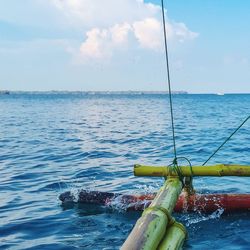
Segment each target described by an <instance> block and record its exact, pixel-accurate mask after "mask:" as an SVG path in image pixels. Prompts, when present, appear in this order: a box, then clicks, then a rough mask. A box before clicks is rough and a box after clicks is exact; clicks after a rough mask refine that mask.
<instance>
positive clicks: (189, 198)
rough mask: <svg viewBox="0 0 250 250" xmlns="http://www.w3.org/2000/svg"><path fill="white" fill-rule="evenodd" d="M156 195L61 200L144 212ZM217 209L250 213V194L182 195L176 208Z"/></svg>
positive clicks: (82, 194)
mask: <svg viewBox="0 0 250 250" xmlns="http://www.w3.org/2000/svg"><path fill="white" fill-rule="evenodd" d="M154 197H155V194H146V195H123V194H115V193H107V192H98V191H86V190H80V191H79V192H78V194H77V197H75V195H73V194H72V193H71V192H66V193H63V194H61V195H60V196H59V199H60V200H61V201H62V203H63V204H65V203H72V202H74V203H85V204H96V205H105V206H114V205H115V204H116V205H119V204H120V205H125V206H124V207H126V210H135V211H142V210H143V209H144V208H145V207H148V206H149V205H150V203H151V201H152V200H153V199H154ZM217 209H223V210H224V211H225V212H230V213H231V212H246V211H250V194H193V195H187V194H186V193H182V194H181V195H180V197H179V199H178V201H177V204H176V206H175V212H196V211H199V212H204V213H210V212H214V211H216V210H217Z"/></svg>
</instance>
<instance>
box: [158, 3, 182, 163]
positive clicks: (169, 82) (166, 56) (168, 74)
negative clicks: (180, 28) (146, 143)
mask: <svg viewBox="0 0 250 250" xmlns="http://www.w3.org/2000/svg"><path fill="white" fill-rule="evenodd" d="M161 10H162V22H163V32H164V45H165V59H166V66H167V79H168V92H169V103H170V112H171V126H172V137H173V148H174V161H173V163H174V165H176V166H177V167H178V164H177V151H176V142H175V129H174V112H173V102H172V90H171V81H170V70H169V60H168V43H167V32H166V23H165V12H164V0H161Z"/></svg>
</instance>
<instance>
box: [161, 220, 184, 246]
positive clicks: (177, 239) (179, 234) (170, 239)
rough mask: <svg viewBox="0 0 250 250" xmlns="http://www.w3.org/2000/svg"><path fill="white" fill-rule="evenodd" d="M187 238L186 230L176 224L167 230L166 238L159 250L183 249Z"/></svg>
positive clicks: (179, 224)
mask: <svg viewBox="0 0 250 250" xmlns="http://www.w3.org/2000/svg"><path fill="white" fill-rule="evenodd" d="M186 236H187V231H186V228H185V227H184V226H183V225H182V224H181V223H178V222H175V223H174V224H173V225H172V226H170V227H169V228H168V229H167V232H166V236H165V237H164V239H163V241H162V242H161V243H160V245H159V247H158V248H157V249H158V250H178V249H181V248H182V246H183V244H184V241H185V239H186Z"/></svg>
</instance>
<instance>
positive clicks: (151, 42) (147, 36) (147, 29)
mask: <svg viewBox="0 0 250 250" xmlns="http://www.w3.org/2000/svg"><path fill="white" fill-rule="evenodd" d="M133 28H134V35H135V37H136V38H137V40H138V42H139V44H140V45H141V46H142V47H143V48H149V49H159V48H160V47H161V45H162V39H160V38H162V37H161V34H162V33H161V32H162V29H161V23H160V22H159V21H158V20H157V19H155V18H146V19H144V20H142V21H138V22H134V24H133Z"/></svg>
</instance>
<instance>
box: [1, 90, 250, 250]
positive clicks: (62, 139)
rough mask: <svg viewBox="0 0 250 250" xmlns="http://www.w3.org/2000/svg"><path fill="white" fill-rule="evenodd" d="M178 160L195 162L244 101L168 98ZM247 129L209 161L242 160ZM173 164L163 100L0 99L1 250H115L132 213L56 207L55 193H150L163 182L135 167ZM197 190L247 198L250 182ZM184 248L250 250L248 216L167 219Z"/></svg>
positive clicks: (246, 105) (218, 182) (221, 182)
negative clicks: (183, 231) (183, 238)
mask: <svg viewBox="0 0 250 250" xmlns="http://www.w3.org/2000/svg"><path fill="white" fill-rule="evenodd" d="M173 100H174V114H175V124H176V135H177V137H176V140H177V150H178V155H179V156H185V157H187V158H189V159H190V160H191V162H192V164H193V165H195V164H201V163H203V162H204V161H205V160H206V159H207V157H208V156H209V155H210V154H211V153H212V152H213V150H214V149H215V148H216V147H217V146H218V145H219V144H220V143H221V142H222V141H223V140H224V139H225V138H226V137H227V136H228V135H229V134H230V133H231V132H232V131H233V129H234V128H236V127H237V126H238V125H239V124H240V123H241V122H242V121H243V120H244V119H245V118H246V117H247V116H248V115H249V113H250V95H224V96H218V95H174V97H173ZM249 142H250V123H249V122H248V123H247V124H245V126H244V127H243V128H242V129H241V130H240V131H239V132H238V134H236V135H235V137H234V138H233V139H232V140H231V141H230V142H229V143H228V144H227V145H225V147H224V148H223V149H222V150H221V151H220V152H219V153H218V154H217V155H216V156H215V157H214V158H213V159H212V160H211V162H210V163H211V164H212V163H238V164H248V165H249V164H250V158H249V157H250V156H249V152H250V143H249ZM172 159H173V150H172V141H171V129H170V118H169V103H168V97H167V96H166V95H128V94H127V95H125V94H124V95H112V94H110V95H103V94H96V95H83V94H72V93H68V94H57V95H56V94H11V95H9V96H8V95H1V96H0V249H105V250H108V249H119V247H120V246H121V245H122V243H123V242H124V240H125V239H126V237H127V235H128V234H129V232H130V230H131V229H132V227H133V225H134V223H135V222H136V220H137V218H138V217H139V216H140V213H139V212H129V213H127V212H124V211H123V210H122V209H120V208H119V206H118V207H117V209H113V210H110V209H106V208H103V207H97V206H88V205H85V206H77V205H76V206H74V207H63V206H61V203H60V201H59V199H58V196H59V194H60V193H62V192H64V191H68V190H73V191H74V190H77V189H78V188H83V189H87V190H100V191H109V192H119V193H125V194H128V193H131V194H134V193H145V192H153V191H156V190H157V189H158V188H159V187H160V185H161V184H162V183H163V180H162V179H161V178H159V179H158V178H142V177H134V176H133V164H135V163H143V164H154V165H163V164H164V165H166V164H169V163H170V162H171V161H172ZM194 185H195V188H196V190H197V191H201V192H211V193H212V192H213V193H214V192H217V193H218V192H224V193H226V192H234V193H250V189H249V185H250V184H249V178H233V177H225V178H196V179H195V181H194ZM175 216H176V218H177V219H178V220H181V221H182V222H183V223H184V224H185V225H186V226H187V229H188V231H189V238H188V240H187V242H186V243H185V246H184V249H214V248H216V249H250V237H249V236H250V216H249V213H244V214H235V215H224V214H222V215H221V211H217V213H213V214H209V215H202V214H191V215H188V214H182V215H180V214H179V215H178V214H176V215H175Z"/></svg>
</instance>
